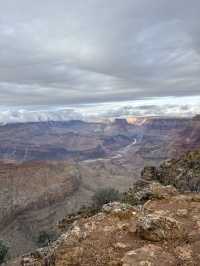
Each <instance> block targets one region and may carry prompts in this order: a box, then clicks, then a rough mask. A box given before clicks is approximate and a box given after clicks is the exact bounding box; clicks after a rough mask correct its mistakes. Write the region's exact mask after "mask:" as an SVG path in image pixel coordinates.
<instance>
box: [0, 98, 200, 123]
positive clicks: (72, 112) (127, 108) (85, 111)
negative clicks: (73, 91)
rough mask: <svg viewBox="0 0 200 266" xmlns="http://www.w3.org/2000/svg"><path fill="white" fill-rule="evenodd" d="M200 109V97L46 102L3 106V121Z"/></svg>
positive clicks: (184, 114) (179, 112)
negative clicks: (55, 104) (65, 102)
mask: <svg viewBox="0 0 200 266" xmlns="http://www.w3.org/2000/svg"><path fill="white" fill-rule="evenodd" d="M199 113H200V97H196V96H193V97H162V98H152V99H143V100H136V101H126V102H125V101H122V102H108V103H95V104H94V103H93V104H79V105H76V106H57V107H55V106H53V107H48V108H47V107H45V106H37V107H36V106H34V107H33V106H29V107H26V108H24V107H23V108H22V107H12V108H9V107H8V108H1V109H0V123H1V124H7V123H19V122H21V123H23V122H39V121H69V120H83V121H102V120H103V121H104V120H107V119H109V120H113V119H115V118H127V117H133V116H137V117H138V116H145V117H147V116H164V117H192V116H194V115H196V114H199Z"/></svg>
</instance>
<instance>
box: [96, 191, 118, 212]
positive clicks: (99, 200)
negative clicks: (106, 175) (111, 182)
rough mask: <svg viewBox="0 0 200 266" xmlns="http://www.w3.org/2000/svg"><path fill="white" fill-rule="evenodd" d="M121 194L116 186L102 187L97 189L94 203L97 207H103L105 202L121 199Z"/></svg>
mask: <svg viewBox="0 0 200 266" xmlns="http://www.w3.org/2000/svg"><path fill="white" fill-rule="evenodd" d="M120 198H121V194H120V193H119V191H118V190H116V189H114V188H102V189H99V190H97V191H96V192H95V193H94V195H93V197H92V201H93V205H94V207H95V208H101V207H102V206H103V205H104V204H107V203H109V202H114V201H119V200H120Z"/></svg>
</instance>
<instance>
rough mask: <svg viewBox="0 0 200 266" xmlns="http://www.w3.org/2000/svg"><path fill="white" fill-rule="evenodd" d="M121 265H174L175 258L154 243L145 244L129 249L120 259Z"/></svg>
mask: <svg viewBox="0 0 200 266" xmlns="http://www.w3.org/2000/svg"><path fill="white" fill-rule="evenodd" d="M122 263H123V266H161V265H162V266H174V265H176V264H175V258H174V257H173V256H172V255H171V254H170V253H167V252H165V251H163V250H162V248H160V247H158V246H156V245H146V246H144V247H141V248H138V249H136V250H132V251H129V252H127V253H126V254H125V256H124V258H123V259H122Z"/></svg>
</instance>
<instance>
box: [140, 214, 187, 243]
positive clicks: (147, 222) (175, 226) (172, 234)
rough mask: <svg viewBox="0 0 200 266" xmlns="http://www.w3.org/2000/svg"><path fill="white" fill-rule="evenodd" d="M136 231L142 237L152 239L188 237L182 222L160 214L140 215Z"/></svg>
mask: <svg viewBox="0 0 200 266" xmlns="http://www.w3.org/2000/svg"><path fill="white" fill-rule="evenodd" d="M136 231H137V233H138V235H139V236H140V237H141V238H142V239H144V240H150V241H162V240H175V239H183V238H184V237H186V231H185V228H184V226H183V224H182V223H180V222H178V221H177V220H175V219H173V218H171V217H167V216H163V215H159V214H148V215H144V216H141V217H139V219H138V222H137V226H136Z"/></svg>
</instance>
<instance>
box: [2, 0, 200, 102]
mask: <svg viewBox="0 0 200 266" xmlns="http://www.w3.org/2000/svg"><path fill="white" fill-rule="evenodd" d="M0 1H1V10H0V104H1V105H4V106H6V105H9V106H14V105H15V106H19V105H52V106H58V105H66V104H72V103H76V104H80V103H92V102H105V101H118V100H120V101H122V100H125V101H127V100H130V99H131V100H135V99H143V98H144V97H167V96H191V95H200V75H199V73H200V48H199V47H200V23H199V10H200V2H199V1H198V0H192V1H188V0H174V1H168V0H151V1H149V0H124V1H116V0H109V1H107V0H84V1H82V0H73V1H72V0H58V1H52V0H43V1H39V0H35V1H30V0H20V1H19V0H7V1H6V2H5V1H3V0H0Z"/></svg>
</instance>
